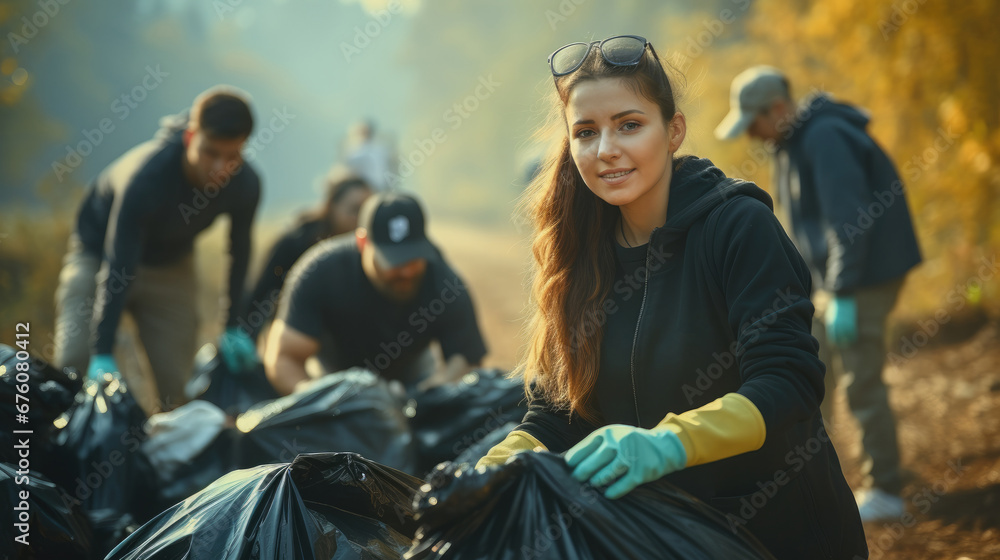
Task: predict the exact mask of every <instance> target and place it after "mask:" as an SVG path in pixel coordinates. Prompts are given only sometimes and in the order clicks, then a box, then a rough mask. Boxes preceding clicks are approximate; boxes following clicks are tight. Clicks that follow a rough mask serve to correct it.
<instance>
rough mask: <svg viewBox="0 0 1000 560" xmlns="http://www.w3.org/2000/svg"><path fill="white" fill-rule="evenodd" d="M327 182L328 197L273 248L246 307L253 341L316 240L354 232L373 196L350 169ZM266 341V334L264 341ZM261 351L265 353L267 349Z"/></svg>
mask: <svg viewBox="0 0 1000 560" xmlns="http://www.w3.org/2000/svg"><path fill="white" fill-rule="evenodd" d="M326 184H327V189H326V197H325V198H324V199H323V202H322V204H320V205H319V206H318V207H316V208H314V209H312V210H310V211H307V212H303V213H302V214H301V215H300V216H299V218H298V221H297V223H296V225H295V226H294V227H293V228H292V229H290V230H289V231H287V232H285V233H283V234H282V235H281V236H280V237H279V238H278V240H277V241H275V243H274V246H273V247H272V248H271V252H270V254H269V256H268V257H267V263H266V264H265V265H264V268H263V269H262V270H261V273H260V277H259V278H258V279H257V282H256V284H255V285H254V288H253V290H252V292H251V293H250V301H249V302H248V303H247V304H246V306H245V308H246V310H247V313H248V317H247V325H246V327H247V330H248V332H249V334H250V337H251V338H252V339H253V340H258V337H259V335H260V333H261V332H264V331H266V327H267V326H268V325H269V324H270V322H271V320H272V319H273V318H274V314H275V313H276V312H277V308H278V300H279V295H280V293H281V288H282V286H284V284H285V279H286V278H287V276H288V271H289V270H291V269H292V265H294V264H295V262H296V261H297V260H299V257H301V256H302V254H303V253H305V252H306V251H307V250H308V249H309V248H310V247H312V246H313V245H315V244H316V243H319V242H320V241H322V240H324V239H327V238H330V237H334V236H336V235H341V234H344V233H348V232H353V231H354V230H355V229H357V227H358V211H359V210H360V209H361V205H362V203H364V201H365V200H367V199H368V197H369V196H371V194H372V189H371V187H370V186H368V183H367V182H365V180H364V179H362V178H360V177H357V176H353V175H351V174H350V172H349V171H348V170H346V169H334V170H332V171H331V172H330V174H328V176H327V179H326ZM251 319H252V320H251ZM264 341H266V334H265V335H263V339H262V340H261V341H260V342H264ZM261 348H263V347H262V346H261ZM260 354H261V355H263V354H264V351H263V349H262V350H261V352H260Z"/></svg>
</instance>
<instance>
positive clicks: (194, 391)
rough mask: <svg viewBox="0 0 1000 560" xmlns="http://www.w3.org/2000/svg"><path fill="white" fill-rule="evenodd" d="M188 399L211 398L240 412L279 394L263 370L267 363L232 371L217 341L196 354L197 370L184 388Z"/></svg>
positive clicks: (228, 411) (231, 412) (229, 411)
mask: <svg viewBox="0 0 1000 560" xmlns="http://www.w3.org/2000/svg"><path fill="white" fill-rule="evenodd" d="M184 393H185V395H187V397H188V399H190V400H195V399H200V400H203V401H208V402H210V403H212V404H214V405H215V406H217V407H219V408H221V409H222V410H224V411H225V412H226V414H228V415H230V416H239V415H240V414H243V413H244V412H246V411H247V410H249V409H250V407H252V406H253V405H255V404H257V403H259V402H262V401H268V400H271V399H276V398H278V397H280V396H281V395H279V394H278V393H277V391H275V390H274V387H272V386H271V383H270V382H269V381H268V380H267V376H266V375H265V373H264V365H263V364H260V363H258V364H257V365H256V367H254V369H252V370H250V371H244V372H240V373H233V372H231V371H229V368H228V367H226V362H225V360H223V359H222V355H221V354H219V352H218V349H217V348H216V346H215V345H214V344H211V343H209V344H205V345H204V346H202V347H201V349H199V350H198V353H197V354H196V355H195V358H194V374H193V375H192V376H191V380H190V381H188V383H187V386H186V387H185V388H184Z"/></svg>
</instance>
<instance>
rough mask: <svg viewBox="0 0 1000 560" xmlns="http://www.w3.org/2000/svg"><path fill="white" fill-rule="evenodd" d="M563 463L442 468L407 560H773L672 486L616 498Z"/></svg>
mask: <svg viewBox="0 0 1000 560" xmlns="http://www.w3.org/2000/svg"><path fill="white" fill-rule="evenodd" d="M570 473H571V470H570V468H569V467H568V466H567V465H566V464H565V462H564V461H563V458H562V457H561V456H559V455H556V454H553V453H548V452H541V453H519V454H517V455H515V456H514V457H513V458H512V459H510V460H509V461H508V462H507V463H506V464H504V465H501V466H498V467H490V468H483V469H472V468H470V467H468V466H458V465H453V464H444V465H440V466H439V467H438V468H436V469H435V470H434V472H433V473H431V474H430V475H429V476H428V483H427V484H426V485H424V486H423V487H421V489H420V490H421V491H420V493H419V494H418V495H417V497H416V503H415V508H416V510H417V521H418V522H419V523H420V529H419V531H418V532H417V538H418V539H419V540H418V542H417V543H415V544H414V546H413V548H412V549H411V550H410V551H409V552H408V553H407V555H406V558H420V557H421V555H426V554H430V556H423V557H426V558H448V559H453V560H459V559H473V558H475V559H476V560H480V559H514V558H517V559H521V558H525V559H540V558H544V559H553V560H554V559H562V558H574V559H580V560H588V559H606V558H615V559H616V560H620V559H633V558H634V559H636V560H648V559H650V558H656V559H658V560H670V559H685V560H694V559H706V560H709V559H711V560H715V559H718V558H726V559H727V560H741V559H747V560H749V559H757V560H759V559H773V557H772V556H771V555H770V554H769V553H768V552H767V551H766V550H765V549H764V547H763V546H762V545H761V544H760V543H759V542H757V540H756V539H755V538H754V537H753V536H752V535H750V533H749V532H747V531H746V529H743V528H742V527H738V528H737V531H736V532H734V531H733V530H732V528H730V526H729V524H727V522H726V519H725V516H723V515H722V514H721V513H719V512H718V511H716V510H714V509H712V508H711V507H709V506H708V505H706V504H704V503H703V502H701V501H699V500H698V499H697V498H694V497H693V496H691V495H689V494H687V493H685V492H683V491H682V490H680V489H678V488H677V487H675V486H673V485H671V484H670V483H668V482H665V481H662V480H661V481H657V482H653V483H650V484H645V485H643V486H640V487H639V488H636V489H635V490H633V491H632V492H631V493H629V494H627V495H626V496H625V497H623V498H621V499H618V500H609V499H607V498H605V497H604V495H603V494H602V493H601V492H600V491H599V490H597V489H595V488H594V487H593V486H590V485H589V484H581V483H579V482H577V481H576V480H574V479H573V478H572V476H571V475H570Z"/></svg>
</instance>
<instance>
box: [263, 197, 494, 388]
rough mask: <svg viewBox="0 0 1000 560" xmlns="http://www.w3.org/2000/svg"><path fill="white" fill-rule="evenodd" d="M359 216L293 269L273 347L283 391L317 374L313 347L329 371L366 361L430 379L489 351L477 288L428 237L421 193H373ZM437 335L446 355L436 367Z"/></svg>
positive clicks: (411, 383) (449, 374)
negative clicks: (311, 369)
mask: <svg viewBox="0 0 1000 560" xmlns="http://www.w3.org/2000/svg"><path fill="white" fill-rule="evenodd" d="M358 224H359V227H358V229H357V230H356V231H355V232H354V233H353V234H344V235H340V236H337V237H333V238H330V239H327V240H326V241H322V242H320V243H318V244H316V245H315V246H313V247H312V248H311V249H310V250H309V251H307V252H306V253H305V254H304V255H303V256H302V257H301V258H300V259H299V260H298V262H296V264H295V266H294V267H293V268H292V270H291V271H290V273H289V280H288V282H287V283H286V284H285V289H284V291H283V292H282V297H281V302H280V303H279V307H278V315H277V319H276V320H275V323H274V325H273V327H272V328H271V332H270V334H269V335H268V342H267V350H266V353H265V356H264V367H265V369H266V371H267V377H268V379H269V380H270V381H271V384H272V385H274V387H275V389H277V390H278V391H279V392H280V393H282V394H289V393H291V392H292V391H294V390H295V386H296V385H297V384H298V383H300V382H302V381H306V380H308V379H309V375H308V373H307V371H306V363H307V361H308V360H309V358H311V357H316V358H318V360H319V362H320V364H321V365H322V367H323V370H325V371H326V372H335V371H340V370H344V369H347V368H350V367H363V368H366V369H369V370H372V371H373V372H375V373H377V374H380V375H382V376H383V377H384V378H386V379H388V380H398V381H400V382H401V383H403V384H404V385H405V386H408V387H410V388H412V387H415V386H417V387H418V388H421V389H423V388H428V387H431V386H434V385H439V384H443V383H448V382H450V381H454V380H457V379H459V378H461V377H462V376H463V375H465V374H466V373H468V372H469V371H470V370H471V369H472V368H473V367H474V366H476V365H478V364H479V362H480V360H482V358H483V356H484V355H485V354H486V346H485V344H484V343H483V339H482V336H481V335H480V333H479V326H478V325H477V323H476V314H475V310H474V309H473V305H472V300H471V298H470V296H469V292H468V290H467V289H466V287H465V285H464V283H463V282H462V280H461V278H459V277H458V275H457V274H456V273H455V272H454V271H453V270H452V269H451V267H450V266H448V264H447V263H446V262H445V260H444V258H443V257H442V255H441V253H440V252H439V251H438V250H437V248H436V247H435V246H434V245H433V244H432V243H431V242H430V241H429V240H428V239H427V237H426V235H425V233H424V214H423V212H422V211H421V208H420V204H419V203H418V202H417V200H416V199H415V198H413V197H412V196H410V195H406V194H401V193H384V194H380V195H376V196H372V197H370V198H369V199H368V200H367V201H366V202H365V204H364V205H363V206H362V208H361V212H360V214H359V216H358ZM434 340H437V341H438V342H439V343H440V345H441V351H442V354H443V356H444V359H445V363H444V364H443V365H441V366H439V367H436V368H435V366H434V362H433V356H432V354H431V353H430V352H429V345H430V343H431V342H432V341H434ZM418 383H419V386H418Z"/></svg>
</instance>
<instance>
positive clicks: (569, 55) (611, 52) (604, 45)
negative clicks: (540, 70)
mask: <svg viewBox="0 0 1000 560" xmlns="http://www.w3.org/2000/svg"><path fill="white" fill-rule="evenodd" d="M594 45H598V50H599V51H600V52H601V56H603V57H604V60H605V62H607V63H608V64H610V65H612V66H635V65H636V64H639V61H640V60H642V55H643V53H645V52H646V47H647V46H648V47H649V50H650V52H652V53H653V56H654V57H655V58H657V63H659V58H658V57H656V51H654V50H653V45H651V44H650V43H649V41H647V40H646V39H645V38H644V37H639V36H638V35H616V36H614V37H608V38H607V39H605V40H603V41H591V42H590V43H570V44H568V45H565V46H562V47H559V48H558V49H556V51H555V52H553V53H552V54H550V55H549V68H551V69H552V75H553V76H554V77H556V78H558V77H559V76H565V75H567V74H572V73H573V72H576V71H577V69H579V68H580V67H581V66H583V61H585V60H587V56H588V55H589V54H590V49H592V48H594Z"/></svg>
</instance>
